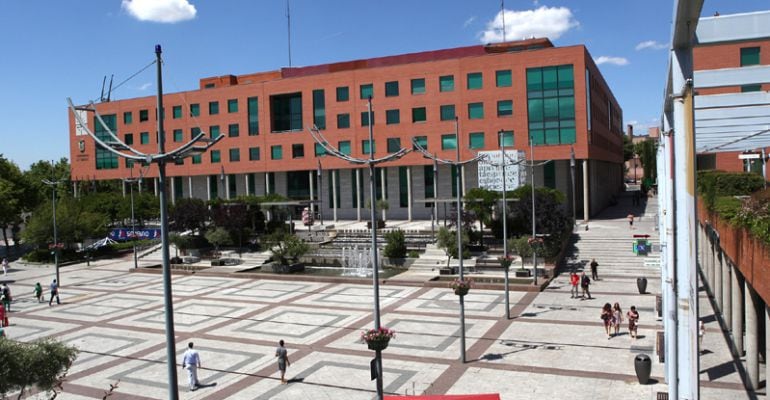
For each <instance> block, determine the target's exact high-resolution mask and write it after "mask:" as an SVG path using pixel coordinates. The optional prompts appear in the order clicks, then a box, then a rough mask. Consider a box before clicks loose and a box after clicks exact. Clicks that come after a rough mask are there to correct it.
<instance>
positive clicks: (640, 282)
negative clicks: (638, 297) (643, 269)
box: [636, 278, 647, 294]
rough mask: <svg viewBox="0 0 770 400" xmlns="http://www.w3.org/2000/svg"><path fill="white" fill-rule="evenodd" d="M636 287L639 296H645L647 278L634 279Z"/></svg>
mask: <svg viewBox="0 0 770 400" xmlns="http://www.w3.org/2000/svg"><path fill="white" fill-rule="evenodd" d="M636 287H637V289H639V294H645V293H646V292H647V278H636Z"/></svg>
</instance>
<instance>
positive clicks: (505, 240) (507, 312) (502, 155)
mask: <svg viewBox="0 0 770 400" xmlns="http://www.w3.org/2000/svg"><path fill="white" fill-rule="evenodd" d="M503 135H504V133H503V130H502V129H501V130H500V132H498V139H499V140H500V160H502V161H501V163H500V165H502V168H503V213H502V218H503V259H504V260H506V261H505V262H508V213H507V210H508V203H506V198H505V197H506V195H505V186H506V182H505V149H504V146H505V143H504V141H503ZM509 267H510V266H509V265H508V266H506V265H505V264H503V272H504V273H505V318H508V319H510V318H511V305H510V300H509V297H510V296H509V294H510V291H509V288H508V268H509Z"/></svg>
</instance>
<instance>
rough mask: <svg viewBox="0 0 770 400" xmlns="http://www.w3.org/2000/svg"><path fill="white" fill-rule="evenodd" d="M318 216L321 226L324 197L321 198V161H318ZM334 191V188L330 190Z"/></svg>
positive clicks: (322, 222)
mask: <svg viewBox="0 0 770 400" xmlns="http://www.w3.org/2000/svg"><path fill="white" fill-rule="evenodd" d="M317 173H318V216H319V217H320V219H321V226H323V225H324V196H323V193H324V192H323V176H322V175H323V169H321V160H318V172H317ZM332 190H334V188H332Z"/></svg>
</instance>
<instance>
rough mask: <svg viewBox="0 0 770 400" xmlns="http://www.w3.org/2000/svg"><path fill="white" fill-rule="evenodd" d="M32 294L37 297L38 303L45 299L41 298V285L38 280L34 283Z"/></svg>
mask: <svg viewBox="0 0 770 400" xmlns="http://www.w3.org/2000/svg"><path fill="white" fill-rule="evenodd" d="M34 294H35V297H36V298H37V302H38V303H41V302H43V301H45V300H44V299H43V286H41V285H40V282H37V283H35V290H34Z"/></svg>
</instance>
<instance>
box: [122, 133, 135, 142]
mask: <svg viewBox="0 0 770 400" xmlns="http://www.w3.org/2000/svg"><path fill="white" fill-rule="evenodd" d="M123 141H124V142H125V143H126V144H127V145H132V144H134V134H133V133H126V136H125V138H124V139H123Z"/></svg>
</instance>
